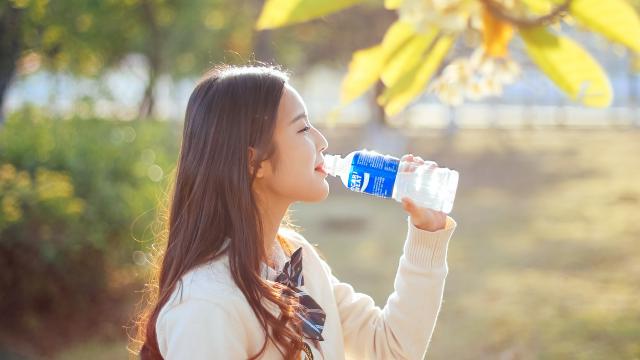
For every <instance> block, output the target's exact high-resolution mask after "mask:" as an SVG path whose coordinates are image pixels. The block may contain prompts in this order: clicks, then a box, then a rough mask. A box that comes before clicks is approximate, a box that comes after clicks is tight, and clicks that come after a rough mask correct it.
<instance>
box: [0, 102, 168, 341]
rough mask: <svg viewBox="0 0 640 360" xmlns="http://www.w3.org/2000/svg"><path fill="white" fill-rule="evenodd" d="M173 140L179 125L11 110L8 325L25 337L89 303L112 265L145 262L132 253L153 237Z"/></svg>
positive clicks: (5, 217)
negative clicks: (55, 117)
mask: <svg viewBox="0 0 640 360" xmlns="http://www.w3.org/2000/svg"><path fill="white" fill-rule="evenodd" d="M177 138H178V136H177V132H176V129H175V128H174V125H173V124H164V123H120V122H114V121H103V120H100V119H78V118H74V119H68V120H52V119H49V118H47V117H46V115H45V114H42V113H38V112H36V111H34V110H26V111H23V112H20V113H15V114H12V115H11V116H10V117H9V119H8V121H7V123H6V124H5V126H4V128H3V130H2V131H1V132H0V266H1V268H2V276H1V277H0V291H1V292H2V293H3V294H11V296H4V297H2V299H1V300H0V310H1V311H2V312H3V313H4V314H6V315H7V316H3V327H7V326H15V327H16V329H18V330H19V329H22V330H23V333H26V334H29V333H31V332H32V331H37V329H39V327H40V326H42V324H41V321H45V320H46V319H51V318H64V317H66V316H71V315H73V314H79V313H81V311H83V310H88V309H89V306H91V305H94V303H96V302H99V301H100V299H101V298H103V297H104V295H105V293H106V292H107V287H108V286H109V282H110V279H109V271H110V269H114V268H118V267H123V266H126V265H127V264H131V265H133V264H134V261H136V260H137V261H140V259H134V257H133V256H132V254H133V253H134V252H135V251H136V250H139V249H142V246H143V244H144V242H145V241H148V240H150V239H151V238H152V237H153V235H154V228H153V227H152V224H153V223H154V219H155V218H156V216H157V214H156V211H155V208H156V206H157V205H162V202H161V200H160V199H162V198H163V197H162V195H163V192H164V190H165V188H166V184H167V178H168V176H167V173H168V172H169V171H170V166H171V164H174V163H175V158H176V154H177V144H178V142H177ZM134 239H135V240H137V241H133V240H134ZM43 279H46V281H43Z"/></svg>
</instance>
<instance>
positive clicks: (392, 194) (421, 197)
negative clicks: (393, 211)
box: [324, 149, 459, 214]
mask: <svg viewBox="0 0 640 360" xmlns="http://www.w3.org/2000/svg"><path fill="white" fill-rule="evenodd" d="M434 164H435V163H434V162H433V161H426V162H425V164H422V165H418V166H417V168H416V169H415V171H411V172H408V171H404V169H405V164H402V163H401V161H400V159H398V158H396V157H393V156H390V155H383V154H380V153H377V152H375V151H371V150H367V149H363V150H357V151H353V152H351V153H350V154H349V155H347V156H345V157H344V158H342V156H340V155H324V170H325V172H326V173H327V174H328V175H332V176H337V177H340V179H341V180H342V183H343V184H344V186H346V187H347V188H348V189H349V190H352V191H356V192H361V193H364V194H370V195H373V196H378V197H382V198H392V199H395V200H396V201H398V202H401V201H402V198H403V197H405V196H406V197H409V198H411V199H412V200H413V201H414V202H415V203H416V204H417V205H419V206H423V207H428V208H430V209H433V210H436V211H442V212H444V213H447V214H448V213H450V212H451V209H452V208H453V200H454V198H455V196H456V189H457V188H458V178H459V175H458V172H457V171H455V170H450V169H447V168H440V167H437V166H434ZM412 165H414V166H415V165H416V164H415V163H412ZM400 169H403V171H399V170H400Z"/></svg>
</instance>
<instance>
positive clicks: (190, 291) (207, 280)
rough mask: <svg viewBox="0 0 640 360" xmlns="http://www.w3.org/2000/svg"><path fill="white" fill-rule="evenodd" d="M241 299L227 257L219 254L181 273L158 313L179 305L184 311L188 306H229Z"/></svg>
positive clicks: (162, 313) (242, 298) (240, 293)
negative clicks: (218, 256) (216, 257)
mask: <svg viewBox="0 0 640 360" xmlns="http://www.w3.org/2000/svg"><path fill="white" fill-rule="evenodd" d="M243 301H245V298H244V296H243V295H242V292H241V291H240V289H239V288H238V287H237V286H236V284H235V282H234V281H233V278H232V276H231V272H230V271H229V261H228V259H227V257H226V256H221V257H220V258H218V259H216V260H213V261H210V262H207V263H205V264H202V265H200V266H197V267H195V268H193V269H191V270H189V271H188V272H187V273H186V274H184V275H183V276H182V277H181V278H180V280H179V281H178V283H177V284H176V287H175V289H174V290H173V292H172V294H171V296H170V297H169V300H167V302H166V304H165V305H164V306H163V308H162V310H161V311H160V314H159V315H158V317H159V318H160V317H162V316H163V315H164V314H165V313H167V312H168V311H170V310H172V309H174V308H178V307H180V309H182V310H181V311H185V310H184V309H185V308H188V307H191V306H196V307H198V306H199V307H202V306H218V307H219V306H230V305H234V304H238V303H242V302H243ZM245 302H246V301H245ZM182 304H188V306H181V305H182ZM234 306H235V305H234Z"/></svg>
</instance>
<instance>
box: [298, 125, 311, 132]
mask: <svg viewBox="0 0 640 360" xmlns="http://www.w3.org/2000/svg"><path fill="white" fill-rule="evenodd" d="M309 130H311V127H310V126H305V127H304V129H302V130H300V131H299V132H307V131H309Z"/></svg>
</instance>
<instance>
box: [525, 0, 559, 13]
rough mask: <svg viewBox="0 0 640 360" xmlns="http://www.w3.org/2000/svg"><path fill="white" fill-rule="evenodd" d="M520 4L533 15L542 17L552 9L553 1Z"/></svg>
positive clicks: (538, 0)
mask: <svg viewBox="0 0 640 360" xmlns="http://www.w3.org/2000/svg"><path fill="white" fill-rule="evenodd" d="M521 1H522V3H523V4H524V5H525V6H526V7H527V8H528V9H529V10H530V11H531V12H532V13H534V14H536V15H542V14H546V13H548V12H550V11H551V10H552V9H553V4H554V3H555V1H553V0H521Z"/></svg>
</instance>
